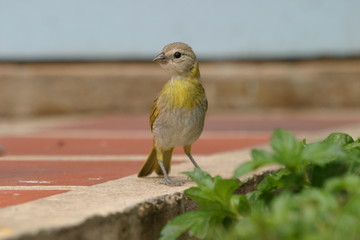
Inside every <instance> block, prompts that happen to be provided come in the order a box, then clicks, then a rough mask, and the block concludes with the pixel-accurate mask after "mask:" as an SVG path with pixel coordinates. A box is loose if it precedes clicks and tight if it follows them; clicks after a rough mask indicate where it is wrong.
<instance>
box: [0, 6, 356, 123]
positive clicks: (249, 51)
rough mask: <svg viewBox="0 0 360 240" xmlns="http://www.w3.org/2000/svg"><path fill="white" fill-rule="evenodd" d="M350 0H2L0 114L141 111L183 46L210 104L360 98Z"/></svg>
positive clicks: (340, 104) (314, 103) (302, 104)
mask: <svg viewBox="0 0 360 240" xmlns="http://www.w3.org/2000/svg"><path fill="white" fill-rule="evenodd" d="M359 13H360V1H357V0H342V1H338V0H301V1H288V0H276V1H265V0H253V1H245V0H224V1H219V0H216V1H208V0H197V1H191V0H184V1H171V0H157V1H145V0H133V1H119V0H118V1H115V0H102V1H100V0H62V1H47V0H27V1H24V0H12V1H7V0H0V61H1V62H0V86H1V87H0V116H9V117H11V116H39V115H47V114H74V113H84V112H86V113H87V112H102V113H104V112H105V113H107V112H140V113H147V112H148V109H149V107H150V105H151V101H152V99H153V98H154V97H155V95H156V93H157V92H158V91H159V89H160V88H161V85H162V84H163V83H164V81H166V80H167V79H168V76H167V75H166V74H165V73H164V72H163V71H162V70H161V69H160V68H159V67H158V66H156V65H155V64H154V63H152V62H151V59H152V58H153V57H154V56H155V55H156V54H157V53H158V52H160V51H161V48H162V47H163V46H164V45H165V44H167V43H170V42H174V41H183V42H186V43H188V44H189V45H191V46H192V47H193V49H194V50H195V52H196V53H197V54H198V56H199V59H200V61H201V71H202V76H203V80H204V84H205V88H206V90H207V93H208V97H209V102H210V111H241V110H256V109H260V110H261V109H279V108H280V109H304V108H319V109H323V108H329V109H340V108H350V109H358V108H359V107H360V97H359V95H360V58H359V57H360V31H359V29H360V14H359Z"/></svg>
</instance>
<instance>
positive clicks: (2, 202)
mask: <svg viewBox="0 0 360 240" xmlns="http://www.w3.org/2000/svg"><path fill="white" fill-rule="evenodd" d="M64 192H67V191H66V190H0V207H7V206H11V205H16V204H20V203H25V202H28V201H33V200H36V199H39V198H44V197H49V196H51V195H55V194H60V193H64Z"/></svg>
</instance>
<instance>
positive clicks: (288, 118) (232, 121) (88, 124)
mask: <svg viewBox="0 0 360 240" xmlns="http://www.w3.org/2000/svg"><path fill="white" fill-rule="evenodd" d="M356 122H360V117H358V116H344V117H339V116H337V117H336V118H334V115H332V116H330V117H329V116H326V115H324V116H318V115H309V114H308V115H305V114H304V115H300V116H292V115H285V116H279V115H269V114H257V115H246V114H244V115H226V114H224V115H209V116H207V118H206V121H205V130H204V131H205V132H206V131H272V130H273V129H274V128H284V129H287V130H291V131H303V130H321V129H326V128H330V127H336V126H340V125H345V124H351V123H356ZM56 129H63V130H95V129H96V130H112V131H116V130H145V131H149V132H150V126H149V120H148V117H147V116H105V117H100V118H96V119H90V120H88V121H84V122H82V123H77V124H70V125H65V126H58V127H57V128H56Z"/></svg>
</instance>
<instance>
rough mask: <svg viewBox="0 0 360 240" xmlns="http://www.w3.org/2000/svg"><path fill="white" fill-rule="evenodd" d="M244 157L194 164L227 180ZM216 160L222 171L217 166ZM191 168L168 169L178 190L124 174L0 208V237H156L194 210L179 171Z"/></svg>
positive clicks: (213, 157) (213, 158) (214, 157)
mask: <svg viewBox="0 0 360 240" xmlns="http://www.w3.org/2000/svg"><path fill="white" fill-rule="evenodd" d="M248 158H249V157H248V150H241V151H235V152H229V153H223V154H215V155H211V156H203V157H198V158H197V160H198V162H199V164H200V165H201V166H204V170H206V171H209V172H210V173H211V174H214V175H222V176H224V177H229V176H231V175H232V173H233V170H234V169H235V168H236V166H238V165H239V164H240V163H241V162H243V161H246V160H247V159H248ZM219 161H221V162H222V165H224V166H226V167H223V168H219V167H218V162H219ZM191 169H192V165H191V163H190V162H186V163H183V164H179V165H176V166H174V168H173V171H172V174H171V176H172V178H173V179H174V180H177V181H183V182H185V185H184V186H181V187H168V186H165V185H161V184H159V183H158V181H159V178H157V177H148V178H137V177H136V176H129V177H125V178H121V179H118V180H114V181H109V182H106V183H103V184H98V185H94V186H89V187H79V188H75V189H72V191H69V192H66V193H62V194H57V195H53V196H50V197H47V198H42V199H39V200H35V201H31V202H28V203H24V204H21V205H14V206H9V207H5V208H2V209H0V239H12V240H15V239H16V240H25V239H26V240H28V239H29V240H30V239H31V240H32V239H44V240H45V239H46V240H48V239H49V240H50V239H52V240H53V239H55V240H58V239H59V240H63V239H86V240H93V239H94V240H95V239H96V240H102V239H104V240H105V239H106V240H112V239H139V240H140V239H157V238H158V236H159V232H160V230H161V228H162V227H163V226H164V225H165V224H166V222H167V221H168V220H170V219H172V218H173V217H174V216H177V215H179V214H180V213H183V212H186V211H189V210H191V209H194V208H196V204H195V203H194V202H193V201H191V200H189V199H188V198H186V197H185V196H184V195H183V194H182V193H183V191H184V190H185V189H187V188H189V187H191V186H193V183H192V182H191V181H190V180H187V179H186V176H185V175H183V174H181V172H184V171H189V170H191ZM249 186H250V187H249ZM251 186H254V185H253V184H250V185H247V188H246V189H247V190H246V191H249V190H252V189H251V188H252V187H251Z"/></svg>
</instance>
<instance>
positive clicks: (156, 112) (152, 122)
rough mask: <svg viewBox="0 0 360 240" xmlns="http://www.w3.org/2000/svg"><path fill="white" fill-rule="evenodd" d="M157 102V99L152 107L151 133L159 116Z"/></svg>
mask: <svg viewBox="0 0 360 240" xmlns="http://www.w3.org/2000/svg"><path fill="white" fill-rule="evenodd" d="M157 100H158V98H155V100H154V102H153V104H152V107H151V113H150V129H151V131H152V130H153V125H154V122H155V119H156V118H157V116H159V109H158V107H157Z"/></svg>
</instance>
